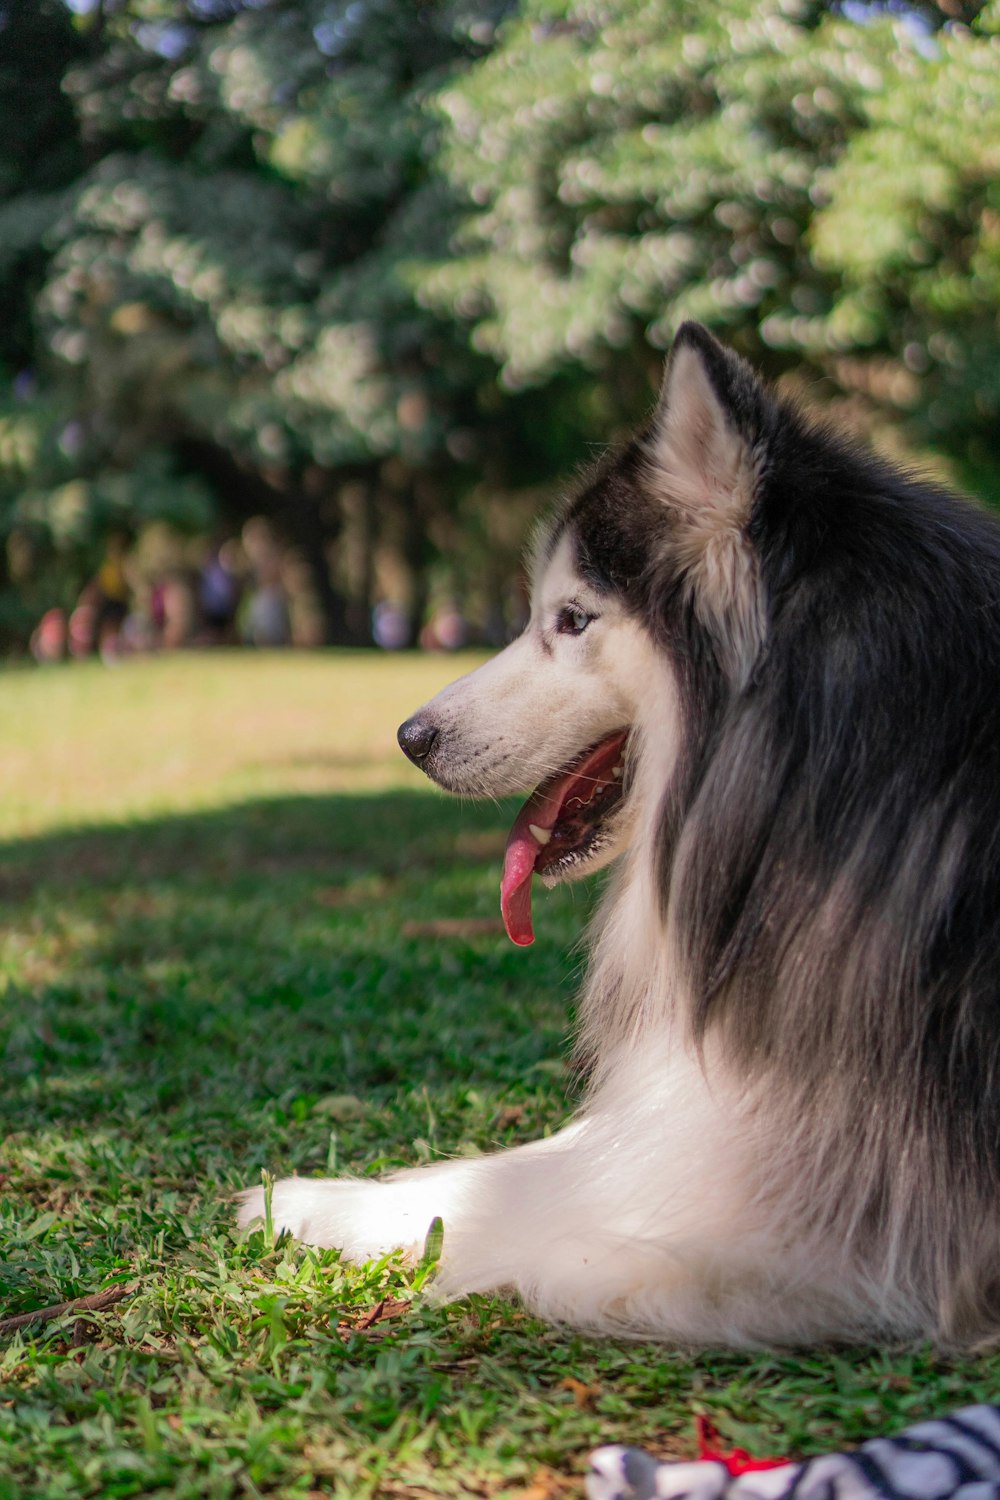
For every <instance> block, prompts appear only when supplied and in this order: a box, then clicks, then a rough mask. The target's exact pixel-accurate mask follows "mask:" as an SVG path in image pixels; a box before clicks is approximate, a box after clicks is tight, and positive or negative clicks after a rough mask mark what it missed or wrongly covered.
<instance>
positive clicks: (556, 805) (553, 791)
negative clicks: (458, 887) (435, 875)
mask: <svg viewBox="0 0 1000 1500" xmlns="http://www.w3.org/2000/svg"><path fill="white" fill-rule="evenodd" d="M627 738H628V731H627V730H622V731H621V732H620V733H619V734H615V735H610V736H609V737H608V739H606V740H602V741H601V742H600V744H598V745H595V746H594V748H593V750H591V751H590V753H589V754H588V755H587V756H586V757H585V759H584V760H583V761H581V762H580V763H579V764H577V765H576V766H574V767H573V769H572V771H567V772H565V773H564V774H563V775H562V776H558V777H553V778H552V779H551V780H550V781H546V782H544V783H543V784H542V785H541V786H539V787H536V788H535V790H534V791H533V792H532V794H531V796H530V797H529V798H528V800H527V802H526V803H525V804H524V806H523V807H522V808H521V811H520V812H519V813H518V815H517V817H516V818H515V819H514V826H513V828H512V829H511V830H510V835H509V837H508V839H507V849H506V851H505V853H504V860H503V876H502V877H501V880H500V911H501V912H502V914H503V923H504V926H505V927H506V929H507V936H508V937H509V938H510V940H511V942H512V943H517V945H518V946H519V947H521V948H526V947H527V946H528V945H529V943H533V942H534V941H535V929H534V928H533V927H532V925H531V877H532V875H533V874H534V873H535V860H536V859H537V858H538V850H539V847H540V846H539V845H538V843H537V842H536V840H535V837H534V835H533V834H532V833H531V832H530V830H529V824H532V823H533V824H534V825H535V827H536V828H553V827H554V826H555V824H556V822H557V820H558V818H559V810H560V808H561V807H562V805H563V802H564V801H565V799H566V798H567V797H568V796H569V794H570V788H571V787H572V786H574V785H575V784H576V782H578V781H579V780H580V779H581V778H589V777H591V776H594V775H598V774H600V768H601V767H602V766H603V767H605V768H606V767H608V766H610V765H612V764H613V763H614V760H615V759H616V758H617V757H618V756H619V755H620V754H621V750H622V746H623V745H624V744H625V741H626V739H627Z"/></svg>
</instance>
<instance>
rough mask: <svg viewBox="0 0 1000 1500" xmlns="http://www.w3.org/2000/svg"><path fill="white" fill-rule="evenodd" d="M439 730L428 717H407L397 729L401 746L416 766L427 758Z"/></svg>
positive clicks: (397, 736)
mask: <svg viewBox="0 0 1000 1500" xmlns="http://www.w3.org/2000/svg"><path fill="white" fill-rule="evenodd" d="M437 733H438V732H437V730H436V729H435V727H434V725H433V724H431V723H429V722H428V721H427V720H426V719H418V718H413V719H407V721H406V723H405V724H400V726H399V728H398V730H397V731H396V738H397V740H398V741H399V748H400V750H402V752H403V754H404V755H408V756H409V758H410V760H412V762H413V764H414V765H415V766H419V765H420V763H421V761H424V760H426V759H427V757H428V755H429V754H430V751H431V746H432V745H433V743H434V741H435V740H436V739H437Z"/></svg>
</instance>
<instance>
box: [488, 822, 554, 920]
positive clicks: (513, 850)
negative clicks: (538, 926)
mask: <svg viewBox="0 0 1000 1500" xmlns="http://www.w3.org/2000/svg"><path fill="white" fill-rule="evenodd" d="M558 809H559V803H558V802H557V801H553V799H552V798H551V796H549V797H545V798H541V797H539V795H538V793H537V792H536V793H535V795H534V796H533V797H529V799H528V801H527V802H526V803H525V804H524V806H523V807H522V808H521V811H520V812H519V813H518V815H517V817H516V819H515V820H514V826H513V828H512V829H511V830H510V835H509V837H508V839H507V849H506V852H505V854H504V858H503V876H502V878H501V881H500V910H501V912H502V913H503V924H504V926H505V927H506V929H507V936H508V937H509V938H510V940H511V942H512V943H517V944H518V945H519V946H520V947H522V948H526V947H527V946H528V944H529V943H533V942H534V941H535V929H534V928H533V927H532V925H531V877H532V875H533V874H534V873H535V860H536V859H537V857H538V844H537V843H536V841H535V838H534V835H533V834H531V833H529V832H528V824H529V823H534V824H535V826H536V827H547V826H548V825H549V823H550V822H554V821H555V814H556V812H557V811H558Z"/></svg>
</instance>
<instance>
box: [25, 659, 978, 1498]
mask: <svg viewBox="0 0 1000 1500" xmlns="http://www.w3.org/2000/svg"><path fill="white" fill-rule="evenodd" d="M471 664H472V662H471V659H470V660H469V661H463V662H461V663H456V662H455V661H454V660H442V659H420V658H412V659H406V660H401V659H400V660H392V659H387V658H379V657H375V656H370V655H364V654H358V655H334V654H331V655H316V656H309V657H297V656H281V657H279V656H273V657H268V656H264V657H260V656H249V655H246V656H235V655H234V656H228V655H215V656H205V657H198V656H188V657H182V658H174V659H170V660H162V661H152V662H140V663H130V664H127V665H125V666H123V667H121V668H119V669H117V670H113V671H108V670H105V669H103V668H99V667H97V666H93V667H91V666H76V667H69V668H65V669H53V670H50V671H44V672H29V671H10V672H6V673H4V674H3V678H2V690H3V699H4V713H3V725H4V729H3V743H2V745H0V776H2V786H3V796H2V799H0V842H2V845H3V847H2V851H0V852H2V860H0V973H2V978H3V1002H2V1007H0V1049H2V1052H3V1059H4V1087H3V1093H2V1109H3V1115H4V1119H3V1131H4V1136H5V1143H4V1148H3V1153H2V1156H0V1313H2V1315H4V1316H6V1317H10V1316H11V1315H14V1314H17V1313H20V1312H23V1311H27V1310H30V1309H34V1308H41V1307H45V1306H47V1305H49V1304H54V1303H59V1302H62V1301H68V1300H71V1299H76V1298H81V1297H86V1296H89V1295H92V1294H95V1293H99V1292H101V1290H102V1289H106V1288H111V1287H114V1286H115V1285H122V1286H129V1287H132V1286H134V1288H135V1290H134V1291H132V1292H130V1293H129V1294H128V1295H127V1296H125V1297H123V1298H122V1299H121V1300H119V1301H118V1302H117V1303H116V1304H115V1305H113V1306H110V1307H108V1308H107V1309H106V1310H103V1311H98V1312H81V1311H79V1310H76V1311H73V1312H71V1313H68V1314H66V1315H64V1316H63V1317H61V1318H55V1319H50V1320H49V1321H48V1322H45V1323H40V1324H35V1325H33V1326H32V1327H28V1328H25V1329H21V1330H19V1331H16V1332H12V1333H11V1332H8V1333H6V1334H5V1335H4V1336H3V1337H2V1338H0V1500H12V1497H31V1500H38V1497H45V1500H49V1497H53V1500H55V1497H60V1496H95V1497H96V1496H128V1495H147V1494H159V1495H166V1496H177V1497H181V1496H183V1497H194V1496H199V1497H200V1496H206V1497H207V1496H219V1497H222V1496H227V1497H228V1496H237V1495H248V1496H256V1495H276V1496H302V1497H307V1496H320V1495H337V1496H343V1497H345V1500H346V1497H351V1500H355V1497H363V1496H369V1495H372V1496H415V1497H421V1496H425V1495H426V1496H430V1495H464V1494H471V1495H488V1496H500V1495H504V1496H513V1495H517V1494H524V1495H525V1496H526V1497H527V1496H530V1497H531V1500H556V1497H560V1496H563V1495H570V1496H573V1495H576V1496H579V1495H580V1494H581V1493H582V1487H581V1481H580V1477H579V1476H580V1475H581V1473H582V1472H583V1469H584V1467H585V1463H586V1454H587V1451H588V1449H589V1448H590V1447H591V1446H593V1445H594V1444H596V1443H599V1442H608V1441H617V1440H628V1441H642V1442H645V1443H646V1444H647V1445H649V1446H651V1447H653V1448H655V1449H656V1450H658V1451H662V1452H670V1453H678V1454H690V1453H691V1452H692V1451H693V1418H694V1414H695V1413H696V1412H707V1413H709V1414H710V1415H712V1416H713V1418H714V1419H715V1420H716V1421H717V1423H718V1425H719V1427H720V1429H721V1432H722V1435H723V1439H724V1440H727V1441H730V1442H734V1443H740V1444H743V1445H745V1446H747V1447H750V1448H753V1449H755V1450H757V1451H759V1452H767V1453H773V1452H790V1453H802V1452H807V1451H812V1450H815V1449H817V1448H819V1447H822V1446H824V1445H829V1444H831V1443H839V1442H853V1441H858V1440H860V1439H862V1438H863V1437H865V1436H867V1435H870V1434H871V1433H873V1432H874V1431H876V1430H878V1429H880V1428H885V1427H887V1426H898V1425H901V1424H902V1423H903V1422H905V1421H907V1420H913V1419H916V1418H917V1417H921V1416H925V1415H928V1414H932V1413H937V1412H941V1411H944V1410H946V1409H948V1408H949V1407H950V1406H953V1405H955V1404H957V1403H960V1402H963V1401H969V1400H978V1399H989V1398H993V1397H996V1396H997V1394H998V1390H1000V1382H998V1375H1000V1360H998V1359H997V1358H995V1357H991V1358H988V1359H987V1358H983V1359H982V1360H980V1361H978V1362H976V1361H970V1362H967V1363H964V1364H961V1365H956V1364H949V1363H947V1362H946V1361H944V1360H940V1359H936V1358H935V1357H933V1356H932V1355H930V1354H929V1353H927V1352H916V1353H905V1354H902V1355H897V1356H895V1357H891V1358H890V1357H889V1356H887V1355H885V1354H882V1353H879V1352H876V1351H861V1352H855V1351H852V1352H847V1353H844V1352H840V1353H836V1352H832V1351H829V1350H820V1351H816V1352H813V1353H809V1354H807V1355H804V1356H801V1357H791V1356H786V1355H781V1356H762V1357H748V1356H734V1355H718V1354H712V1355H708V1356H706V1355H694V1354H691V1353H690V1352H687V1353H677V1352H675V1351H670V1350H663V1349H657V1348H654V1347H651V1346H648V1345H639V1344H621V1343H614V1342H611V1341H604V1340H591V1339H585V1338H581V1337H578V1336H576V1335H575V1334H572V1333H568V1332H566V1331H565V1330H554V1329H552V1328H548V1327H546V1326H544V1325H542V1324H540V1323H538V1322H537V1321H535V1320H534V1319H532V1318H530V1317H528V1316H526V1315H525V1314H524V1313H523V1312H522V1311H520V1310H519V1309H518V1307H517V1306H516V1305H513V1304H511V1303H508V1302H505V1301H503V1300H500V1299H487V1298H479V1299H476V1300H475V1301H474V1302H471V1303H465V1304H462V1305H459V1306H455V1307H451V1308H448V1309H444V1310H441V1309H438V1308H435V1307H433V1306H431V1305H429V1304H428V1302H427V1301H426V1300H425V1298H424V1297H423V1296H422V1294H421V1291H420V1285H419V1283H420V1281H421V1274H418V1275H417V1277H416V1278H413V1277H412V1276H411V1275H410V1273H407V1272H405V1271H403V1270H401V1269H400V1268H399V1267H398V1266H395V1265H393V1264H391V1263H390V1264H381V1265H377V1266H373V1267H370V1268H368V1269H366V1270H364V1271H357V1270H354V1269H350V1268H342V1267H340V1266H339V1265H338V1263H337V1256H336V1254H335V1253H333V1252H327V1253H314V1252H312V1251H309V1250H307V1249H304V1248H302V1247H300V1246H298V1245H295V1244H289V1243H279V1244H278V1245H277V1246H270V1245H268V1244H267V1243H265V1238H264V1236H263V1234H261V1233H254V1234H251V1235H250V1236H249V1237H248V1238H247V1239H246V1240H245V1241H241V1240H240V1238H239V1237H238V1236H237V1235H236V1233H235V1232H234V1229H233V1223H232V1214H231V1209H230V1207H229V1205H228V1202H227V1199H228V1197H229V1195H230V1194H231V1193H232V1192H233V1191H234V1190H235V1189H236V1188H238V1187H240V1186H242V1185H245V1184H248V1183H252V1182H254V1181H257V1180H259V1173H260V1170H261V1167H263V1166H267V1167H269V1168H271V1169H273V1170H275V1171H277V1172H287V1171H289V1170H290V1169H293V1168H294V1169H297V1170H298V1171H299V1172H302V1173H312V1172H320V1171H326V1170H328V1169H336V1170H350V1171H356V1172H365V1171H370V1170H375V1169H377V1168H379V1167H383V1166H388V1165H392V1164H397V1163H413V1162H420V1161H425V1160H430V1159H433V1158H435V1157H437V1156H439V1155H441V1154H451V1153H454V1152H456V1151H457V1152H463V1151H478V1150H487V1149H490V1148H492V1147H493V1146H495V1145H499V1144H504V1143H508V1142H512V1141H516V1140H523V1139H528V1138H530V1137H532V1136H534V1135H537V1134H539V1133H541V1132H544V1131H546V1130H549V1129H551V1128H553V1127H555V1126H556V1125H557V1124H558V1123H559V1122H560V1120H561V1119H562V1118H563V1117H564V1116H565V1114H566V1112H567V1111H568V1109H569V1108H570V1107H571V1097H572V1092H573V1081H572V1078H571V1077H570V1075H569V1074H568V1073H567V1072H566V1070H565V1069H564V1067H563V1065H562V1061H561V1059H562V1057H563V1055H564V1044H565V1038H566V1035H567V1031H568V1026H569V1019H570V1009H571V1003H572V995H573V988H574V983H575V979H576V971H577V966H578V962H579V958H578V953H577V952H576V951H575V949H574V943H575V940H576V938H577V936H578V934H579V931H580V928H581V925H582V922H583V920H584V918H585V916H586V913H587V911H588V909H589V904H590V899H591V894H590V893H587V892H585V891H581V890H580V889H579V888H578V889H576V890H575V891H574V890H569V891H565V892H558V893H556V894H554V895H544V894H541V895H540V896H539V898H537V899H536V907H537V933H538V941H537V943H536V945H535V947H534V948H531V949H529V950H517V949H515V948H514V947H512V946H511V945H510V944H509V943H508V942H507V940H506V938H505V937H504V936H503V934H502V931H501V929H500V927H499V923H498V921H497V920H496V919H497V909H498V881H499V861H500V852H501V850H502V848H503V842H504V837H505V831H506V827H507V825H508V823H509V820H510V809H506V808H499V809H498V808H496V807H493V806H486V807H478V808H477V807H473V806H471V805H463V804H461V803H459V802H457V801H452V800H449V799H447V798H445V797H444V796H441V795H439V794H437V793H435V792H434V791H432V790H431V789H430V788H428V787H427V785H426V784H425V783H424V781H423V780H422V778H421V777H419V776H418V775H417V773H416V772H415V771H413V770H412V769H410V768H409V767H408V766H407V765H406V763H405V761H404V760H403V758H402V756H401V755H400V754H399V753H398V751H397V750H396V748H395V726H396V724H397V723H398V721H399V720H400V719H401V718H403V717H404V716H405V715H406V713H407V712H409V711H410V710H411V709H412V708H414V707H416V706H417V705H418V704H419V703H420V702H421V701H422V700H423V699H424V698H425V697H427V696H428V695H429V694H430V693H432V692H433V691H434V690H435V689H436V688H437V687H439V686H440V685H441V684H442V683H443V682H445V681H446V680H448V678H449V677H450V676H452V675H454V673H455V671H456V669H457V668H458V667H461V668H462V669H465V668H466V667H468V666H469V665H471ZM470 918H475V919H479V921H478V924H477V925H476V926H475V927H474V928H471V929H469V930H466V931H465V932H463V931H462V929H461V927H459V928H458V929H457V930H456V929H455V928H454V927H453V928H451V929H449V933H450V935H448V936H442V935H441V932H440V931H436V930H435V928H434V926H433V924H434V923H438V922H440V921H441V920H442V919H451V920H453V921H458V922H461V921H462V920H465V919H470ZM385 1297H390V1298H392V1299H394V1302H389V1303H386V1304H385V1306H384V1307H383V1314H384V1313H385V1312H386V1311H388V1312H394V1313H395V1316H392V1317H388V1318H387V1317H385V1316H383V1317H381V1318H379V1319H376V1320H374V1321H373V1320H372V1318H371V1317H370V1316H366V1315H370V1314H371V1313H372V1311H373V1310H374V1309H376V1308H377V1306H378V1304H379V1303H380V1301H381V1300H382V1299H383V1298H385ZM396 1304H402V1305H396Z"/></svg>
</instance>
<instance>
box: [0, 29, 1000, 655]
mask: <svg viewBox="0 0 1000 1500" xmlns="http://www.w3.org/2000/svg"><path fill="white" fill-rule="evenodd" d="M687 317H694V318H698V319H700V320H702V321H703V322H705V323H707V324H708V325H709V326H710V327H711V328H712V329H714V330H715V331H716V332H717V333H718V334H719V335H720V336H721V337H723V338H724V339H726V340H728V341H729V342H731V343H732V344H733V345H734V346H735V347H737V348H738V349H739V350H741V351H742V352H743V353H745V354H746V355H747V356H749V357H750V358H751V359H752V360H753V361H754V362H755V363H757V364H758V365H759V366H760V367H761V368H762V369H763V370H764V371H765V372H766V373H767V374H769V375H770V376H772V377H775V378H779V379H780V380H782V381H783V382H784V383H785V385H786V386H787V387H788V388H790V389H792V390H794V391H798V392H800V393H801V394H802V396H803V397H804V398H805V399H807V400H808V401H809V402H810V403H813V404H817V405H819V406H822V407H825V408H827V409H829V410H830V411H831V412H832V413H833V414H835V415H836V417H837V418H838V420H841V421H844V422H846V423H848V424H849V425H850V426H852V427H853V428H854V429H855V430H857V431H858V432H860V433H863V434H865V435H867V436H869V437H870V438H871V439H872V440H874V441H875V442H876V443H878V444H880V445H881V446H883V447H884V448H886V449H887V450H888V451H890V452H891V453H892V454H894V455H895V456H897V457H903V458H904V459H907V460H910V461H913V462H916V463H918V464H921V465H924V466H927V467H931V468H933V469H936V470H937V471H938V472H939V473H943V474H944V475H946V476H947V477H949V478H950V479H952V480H953V481H955V482H956V483H958V484H960V485H962V486H964V487H965V488H966V489H968V490H970V491H972V492H974V493H977V494H979V495H981V496H983V497H984V498H987V499H989V498H991V497H992V498H996V497H997V496H998V495H1000V484H998V471H1000V424H998V415H1000V323H998V317H1000V4H998V3H993V4H989V5H985V6H980V5H977V4H974V3H963V0H913V3H906V0H889V3H865V0H840V3H836V4H824V3H816V0H699V3H697V4H692V3H691V0H520V3H518V0H350V3H348V0H0V650H2V652H3V653H4V654H5V655H6V656H8V657H12V656H21V657H26V656H27V655H28V653H29V652H33V654H34V655H35V657H36V659H38V660H41V661H49V660H57V659H61V658H63V657H64V656H66V655H67V654H70V655H87V654H91V653H94V652H98V651H99V652H101V653H103V654H104V655H105V657H106V658H107V659H110V658H112V657H114V656H117V655H120V654H124V653H127V652H139V651H146V650H153V649H157V648H159V647H161V646H167V647H171V646H181V645H185V644H203V645H208V644H220V645H221V644H235V643H237V642H248V643H252V644H257V645H261V646H279V645H283V644H297V645H302V646H313V645H321V644H366V643H370V642H371V641H372V640H373V639H374V640H375V641H376V642H378V643H379V644H380V645H382V646H385V647H406V646H411V645H414V644H422V645H424V646H439V647H444V648H453V647H459V646H462V645H465V644H497V643H500V642H502V641H503V640H504V639H505V638H506V637H507V636H508V635H509V634H510V633H511V631H513V630H514V629H516V628H517V627H518V626H519V624H520V623H521V621H522V617H523V612H524V599H523V590H522V585H521V583H520V580H519V571H518V559H519V554H520V550H521V547H522V545H523V542H524V539H525V536H526V534H527V531H528V529H529V527H530V523H531V520H532V518H533V517H534V516H535V515H536V514H537V512H538V510H539V508H540V506H542V505H543V504H544V503H545V501H546V500H547V499H548V498H549V497H551V496H552V495H553V494H555V493H558V490H559V488H560V486H561V485H565V484H566V483H567V482H568V481H569V480H570V478H571V476H572V473H573V470H574V467H575V466H576V465H577V464H578V463H580V462H581V461H584V460H586V459H588V458H589V457H590V456H592V455H593V453H594V452H595V451H596V450H597V449H598V448H599V447H600V445H602V444H604V443H605V442H607V441H608V440H609V439H613V438H615V437H616V436H617V435H619V434H620V433H621V432H622V431H624V430H625V429H627V427H628V426H629V425H630V424H631V423H633V422H634V421H635V420H636V419H637V418H639V417H641V416H642V414H643V413H644V412H645V411H646V410H647V409H648V407H649V404H650V402H651V400H652V397H653V394H654V392H655V389H656V385H657V382H658V379H659V371H660V363H661V359H662V352H663V351H664V350H665V349H666V348H667V347H668V346H669V343H670V339H671V335H672V331H673V330H674V329H675V328H676V326H677V324H678V323H679V322H680V321H681V320H682V319H684V318H687Z"/></svg>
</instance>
